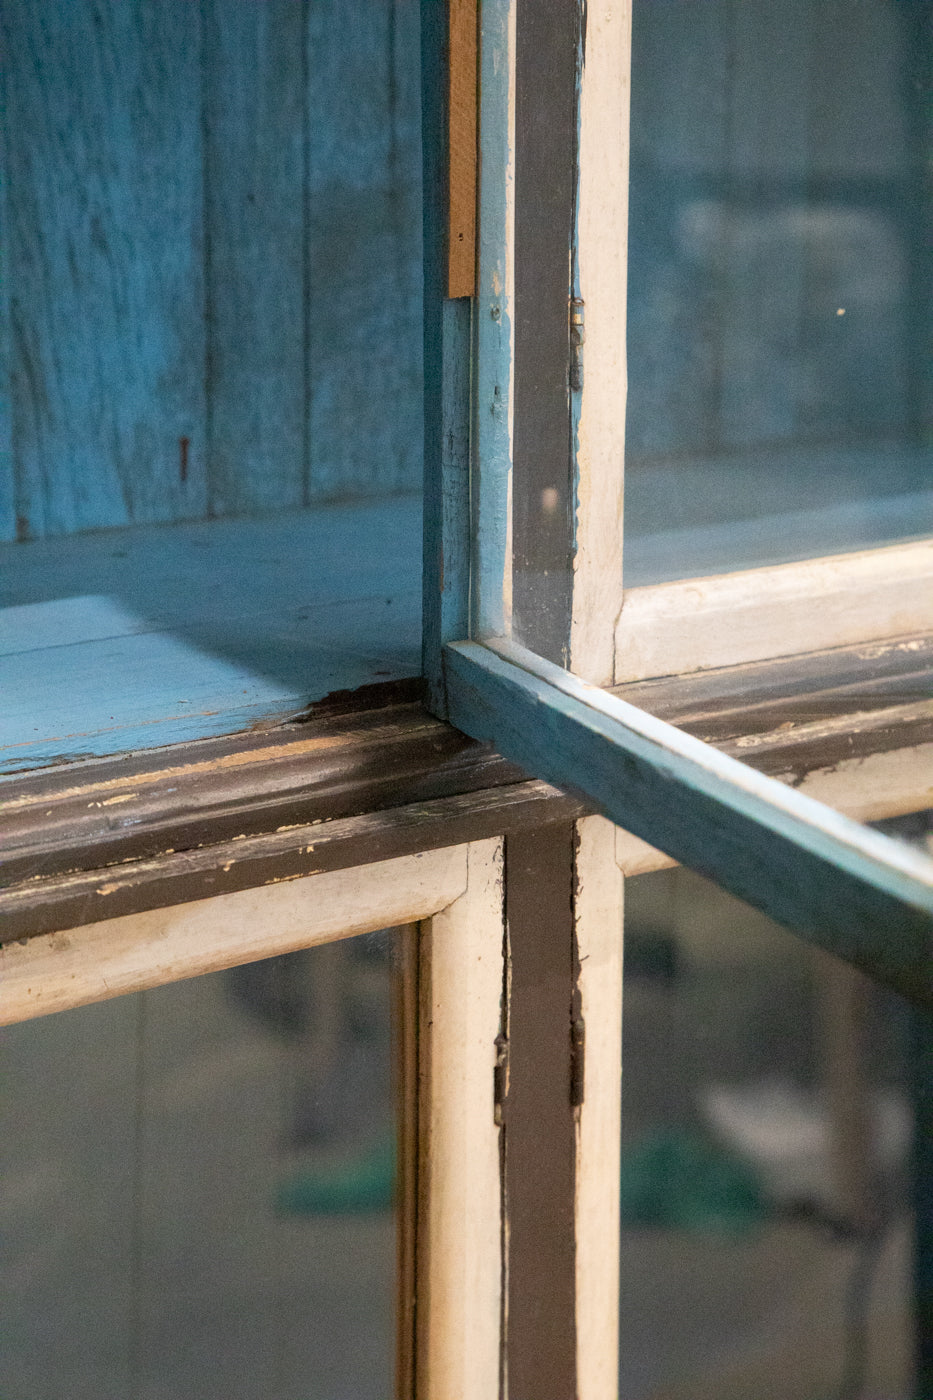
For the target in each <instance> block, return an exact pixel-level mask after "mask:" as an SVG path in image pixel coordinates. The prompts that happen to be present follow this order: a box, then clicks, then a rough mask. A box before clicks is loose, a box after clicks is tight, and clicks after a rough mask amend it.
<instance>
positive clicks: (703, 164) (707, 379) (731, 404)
mask: <svg viewBox="0 0 933 1400" xmlns="http://www.w3.org/2000/svg"><path fill="white" fill-rule="evenodd" d="M931 114H933V5H931V4H930V3H929V0H833V2H832V3H828V4H813V3H812V0H702V3H696V0H636V3H635V5H634V7H633V49H632V148H631V207H630V224H629V232H628V268H629V277H628V400H627V410H626V412H627V422H626V484H625V531H626V563H625V574H626V582H627V584H629V585H637V584H642V583H653V582H658V581H662V580H664V579H670V578H677V577H690V576H694V575H705V574H713V573H721V572H727V571H730V570H733V569H740V568H747V567H754V566H756V565H759V564H768V563H777V562H784V561H786V560H790V559H800V558H806V557H811V556H813V557H815V556H820V555H825V554H831V553H836V552H839V551H847V550H856V549H861V548H867V547H873V546H876V545H883V544H886V543H890V542H893V541H896V540H899V539H904V538H911V537H916V536H918V535H923V534H929V533H933V341H931V332H930V326H931V319H930V313H931V305H933V298H931V291H933V259H931V253H930V242H929V230H930V226H931V218H933V201H931V193H933V192H931V185H930V177H929V168H930V156H931V135H933V117H931Z"/></svg>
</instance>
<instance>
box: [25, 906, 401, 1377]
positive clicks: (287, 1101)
mask: <svg viewBox="0 0 933 1400" xmlns="http://www.w3.org/2000/svg"><path fill="white" fill-rule="evenodd" d="M399 936H401V935H395V936H394V937H393V936H391V935H388V934H380V935H372V936H369V937H363V938H357V939H352V940H348V941H347V942H340V943H334V944H329V945H326V946H324V947H321V948H316V949H312V950H309V951H307V952H302V953H295V954H289V955H287V956H285V957H280V958H276V959H271V960H268V961H266V962H261V963H254V964H250V965H247V966H245V967H242V968H238V969H235V970H233V971H229V972H221V973H216V974H212V975H210V976H205V977H200V978H195V979H193V980H191V981H187V982H182V983H176V984H173V985H170V986H166V987H162V988H159V989H157V990H155V991H149V992H144V993H138V994H135V995H133V996H126V997H122V998H118V999H116V1000H114V1001H108V1002H102V1003H100V1004H98V1005H94V1006H89V1007H83V1008H80V1009H78V1010H74V1011H67V1012H62V1013H60V1014H58V1015H54V1016H49V1017H46V1018H42V1019H40V1020H36V1021H30V1022H26V1023H25V1024H22V1025H19V1026H14V1027H11V1028H8V1029H7V1030H5V1031H4V1032H3V1079H2V1086H0V1117H2V1122H3V1133H2V1136H0V1228H2V1238H3V1247H2V1251H0V1316H2V1345H0V1394H2V1395H3V1396H4V1400H61V1397H64V1396H68V1397H69V1398H70V1400H347V1397H350V1396H352V1397H354V1400H367V1397H371V1400H384V1397H385V1396H386V1395H388V1394H390V1393H391V1391H392V1385H393V1365H394V1359H393V1345H394V1339H393V1328H394V1306H395V1293H396V1286H395V1211H394V1207H393V1189H394V1188H393V1180H394V1145H395V1144H394V1133H395V1122H394V1098H393V1088H392V1082H391V1078H392V1076H391V1069H390V1059H391V1052H390V1045H391V1030H390V1023H391V1012H390V1006H391V1002H392V995H391V991H392V986H391V984H392V979H393V976H394V972H393V967H394V956H395V955H394V952H393V949H394V948H395V947H396V946H397V945H396V943H395V941H394V938H395V937H399Z"/></svg>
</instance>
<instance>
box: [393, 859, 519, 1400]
mask: <svg viewBox="0 0 933 1400" xmlns="http://www.w3.org/2000/svg"><path fill="white" fill-rule="evenodd" d="M468 862H469V864H468V871H469V875H468V885H467V889H466V892H465V894H463V895H462V896H461V897H460V898H459V899H458V900H456V901H455V902H454V903H453V904H451V905H450V906H449V907H448V908H447V909H445V910H444V911H443V912H442V913H440V914H437V915H435V917H434V918H433V919H432V920H431V922H430V924H428V925H427V926H426V927H425V930H424V932H423V935H422V946H421V971H420V977H421V1020H420V1025H421V1032H420V1040H419V1060H420V1065H419V1072H420V1076H421V1096H420V1113H419V1119H420V1126H421V1163H420V1186H419V1192H420V1198H421V1220H420V1224H419V1233H418V1301H417V1318H418V1357H417V1372H418V1384H417V1390H416V1394H417V1396H418V1400H447V1397H451V1400H453V1397H456V1400H490V1397H494V1396H496V1395H498V1393H499V1359H500V1358H499V1332H500V1305H501V1272H502V1252H501V1250H502V1246H501V1208H500V1180H499V1129H498V1128H497V1127H496V1124H495V1119H494V1114H493V1068H494V1064H495V1053H496V1047H495V1041H496V1036H497V1035H498V1033H499V1029H500V1024H501V1002H502V995H503V982H504V978H503V932H504V925H503V890H502V842H501V841H499V840H492V841H481V842H476V843H475V844H473V845H471V846H470V847H469V854H468ZM516 1400H517V1392H516Z"/></svg>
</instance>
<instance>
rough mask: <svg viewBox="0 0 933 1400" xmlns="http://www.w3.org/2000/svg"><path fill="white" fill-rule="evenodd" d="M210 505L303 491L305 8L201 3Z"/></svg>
mask: <svg viewBox="0 0 933 1400" xmlns="http://www.w3.org/2000/svg"><path fill="white" fill-rule="evenodd" d="M201 8H202V12H203V16H204V137H205V152H204V169H205V185H206V188H205V210H206V219H207V229H206V239H205V257H206V269H205V275H206V279H207V285H206V319H207V337H208V343H207V384H208V394H209V403H208V412H209V441H208V447H207V450H208V475H209V482H208V512H209V514H212V515H225V514H244V513H248V512H251V511H259V510H270V509H271V510H274V509H280V508H284V507H287V506H300V505H302V504H303V502H304V496H305V452H306V442H305V413H306V384H305V375H306V364H305V311H306V308H305V296H306V291H307V279H308V268H307V266H306V255H307V248H306V238H305V216H306V208H305V202H304V200H303V198H302V190H303V186H304V178H305V155H306V151H305V142H306V139H307V128H306V125H305V102H306V97H307V75H306V72H305V60H306V54H305V40H306V34H305V23H304V10H305V5H304V4H302V3H295V0H265V2H264V3H263V4H255V3H254V0H232V3H231V0H207V3H205V4H204V5H203V6H202V7H201Z"/></svg>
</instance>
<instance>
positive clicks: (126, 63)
mask: <svg viewBox="0 0 933 1400" xmlns="http://www.w3.org/2000/svg"><path fill="white" fill-rule="evenodd" d="M2 23H3V30H2V36H3V45H4V57H5V62H6V68H7V72H6V86H7V92H6V96H7V111H6V158H7V167H8V168H7V172H6V174H7V180H8V194H7V210H8V212H9V215H10V218H9V230H8V244H7V266H6V270H7V274H8V277H9V281H10V295H9V305H10V327H9V332H8V333H9V337H10V341H11V347H12V364H11V371H10V378H11V387H12V395H13V404H12V441H13V452H14V461H15V469H16V477H17V481H16V500H15V514H16V516H17V518H18V532H19V534H20V535H21V536H28V535H41V534H57V533H66V532H70V531H74V530H80V529H84V528H89V527H95V526H100V525H120V524H125V523H127V522H130V521H149V520H163V519H171V518H174V517H176V516H179V515H193V514H199V513H201V511H202V510H203V503H204V389H203V364H204V314H203V307H204V288H203V251H202V234H203V228H202V191H201V160H202V151H201V106H200V98H201V85H200V48H201V34H200V7H199V6H198V5H194V4H191V3H188V0H165V3H161V4H158V5H152V4H149V3H147V0H98V3H95V4H91V3H90V0H69V3H68V4H57V3H50V2H49V0H9V3H7V4H5V5H4V6H3V20H2ZM183 439H186V440H187V444H188V446H187V449H186V450H187V457H188V464H189V465H188V471H187V480H186V481H182V480H181V475H182V474H181V472H180V470H179V461H180V451H181V449H180V443H181V441H182V440H183Z"/></svg>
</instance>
